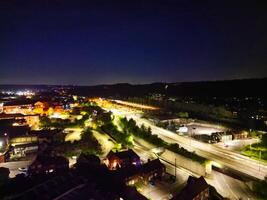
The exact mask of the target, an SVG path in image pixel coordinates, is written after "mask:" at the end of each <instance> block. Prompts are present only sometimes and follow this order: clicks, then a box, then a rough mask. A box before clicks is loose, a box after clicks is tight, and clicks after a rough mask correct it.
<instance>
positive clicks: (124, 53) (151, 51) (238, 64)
mask: <svg viewBox="0 0 267 200" xmlns="http://www.w3.org/2000/svg"><path fill="white" fill-rule="evenodd" d="M195 2H197V1H194V2H193V1H189V0H186V1H174V0H173V1H166V0H165V1H150V0H146V1H130V0H124V1H111V0H110V1H95V2H94V1H91V0H88V1H77V0H75V1H66V0H51V1H47V0H46V1H45V0H42V1H38V0H34V1H26V0H25V1H12V0H8V1H3V0H2V1H1V3H0V27H1V28H0V84H75V85H95V84H110V83H121V82H128V83H135V84H137V83H151V82H179V81H198V80H222V79H223V80H225V79H236V78H238V79H239V78H255V77H256V78H259V77H267V8H266V6H264V4H262V5H256V4H253V2H255V1H250V4H245V3H244V2H243V1H240V2H242V3H240V4H239V3H235V4H232V2H236V1H227V2H229V3H225V2H226V1H219V0H218V1H216V0H215V1H210V2H209V3H207V1H205V2H206V3H204V1H201V3H199V4H197V3H195ZM211 2H213V3H211ZM219 2H220V3H219ZM230 2H231V3H230Z"/></svg>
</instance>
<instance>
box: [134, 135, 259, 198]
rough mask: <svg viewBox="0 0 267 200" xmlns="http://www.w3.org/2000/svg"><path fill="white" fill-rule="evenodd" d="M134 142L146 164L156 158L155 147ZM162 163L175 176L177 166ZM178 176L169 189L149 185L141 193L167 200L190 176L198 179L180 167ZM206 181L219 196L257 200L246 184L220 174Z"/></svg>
mask: <svg viewBox="0 0 267 200" xmlns="http://www.w3.org/2000/svg"><path fill="white" fill-rule="evenodd" d="M134 142H135V147H134V151H135V152H136V153H137V154H138V155H139V156H140V157H141V159H142V160H143V161H144V162H146V161H147V160H148V159H155V158H156V156H155V154H154V153H152V151H151V149H153V148H155V146H153V145H151V144H149V143H147V142H145V141H143V140H142V139H137V138H135V140H134ZM161 162H162V163H163V164H164V165H165V166H166V171H167V172H168V173H169V174H172V175H174V172H175V166H174V165H172V164H170V163H168V162H165V161H164V160H161ZM176 174H177V181H176V182H175V183H174V184H172V185H168V187H164V183H158V184H156V186H154V187H153V186H150V185H148V186H147V187H146V188H145V189H144V190H143V191H142V192H141V193H142V194H143V195H144V196H146V197H148V198H151V199H153V200H163V199H167V197H168V195H169V194H170V193H173V192H177V189H178V188H179V187H181V185H182V184H183V183H185V182H186V181H187V179H188V177H189V176H196V177H198V175H197V174H194V173H192V172H190V171H188V170H186V169H183V168H181V167H179V166H177V167H176ZM205 179H206V181H207V182H208V184H210V185H212V186H213V187H215V188H216V190H217V191H218V192H219V194H221V195H222V196H223V197H227V198H229V199H235V200H238V199H240V198H242V199H244V200H245V199H246V200H249V199H257V198H256V197H255V196H254V195H253V193H252V192H251V190H250V189H249V188H248V186H247V185H246V184H245V183H244V182H242V181H240V180H237V179H235V178H232V177H230V176H227V175H225V174H222V173H220V172H217V171H214V170H213V172H212V174H211V176H209V177H206V178H205ZM164 188H165V189H164Z"/></svg>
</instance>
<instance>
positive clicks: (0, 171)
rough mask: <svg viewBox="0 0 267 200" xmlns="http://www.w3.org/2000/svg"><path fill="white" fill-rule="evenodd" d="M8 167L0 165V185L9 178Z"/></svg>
mask: <svg viewBox="0 0 267 200" xmlns="http://www.w3.org/2000/svg"><path fill="white" fill-rule="evenodd" d="M9 173H10V171H9V169H8V168H5V167H0V186H1V185H3V184H5V183H6V182H7V180H8V178H9Z"/></svg>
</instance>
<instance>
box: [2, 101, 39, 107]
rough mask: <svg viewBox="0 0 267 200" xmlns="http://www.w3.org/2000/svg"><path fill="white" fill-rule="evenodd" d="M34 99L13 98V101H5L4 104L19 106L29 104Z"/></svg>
mask: <svg viewBox="0 0 267 200" xmlns="http://www.w3.org/2000/svg"><path fill="white" fill-rule="evenodd" d="M34 102H35V101H33V100H30V99H22V100H13V101H7V102H4V106H19V105H22V106H23V105H31V104H33V103H34Z"/></svg>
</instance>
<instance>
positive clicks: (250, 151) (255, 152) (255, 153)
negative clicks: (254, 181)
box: [241, 143, 267, 163]
mask: <svg viewBox="0 0 267 200" xmlns="http://www.w3.org/2000/svg"><path fill="white" fill-rule="evenodd" d="M241 153H242V154H243V155H245V156H248V157H250V158H253V159H255V160H259V161H263V162H266V163H267V147H266V146H265V145H263V144H262V143H257V144H253V145H251V146H250V145H248V146H246V147H245V148H244V149H243V150H242V152H241Z"/></svg>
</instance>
